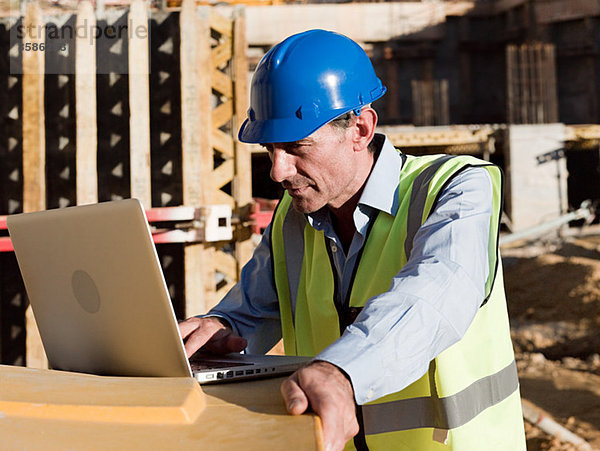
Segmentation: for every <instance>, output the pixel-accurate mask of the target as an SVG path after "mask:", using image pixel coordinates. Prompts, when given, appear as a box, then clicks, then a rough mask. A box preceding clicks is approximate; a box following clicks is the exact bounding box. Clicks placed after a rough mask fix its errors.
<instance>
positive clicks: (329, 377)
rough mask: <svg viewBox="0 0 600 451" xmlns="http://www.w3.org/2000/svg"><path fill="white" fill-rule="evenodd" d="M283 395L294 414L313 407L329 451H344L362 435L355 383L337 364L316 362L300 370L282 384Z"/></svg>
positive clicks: (289, 410) (289, 409)
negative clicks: (345, 447) (353, 387)
mask: <svg viewBox="0 0 600 451" xmlns="http://www.w3.org/2000/svg"><path fill="white" fill-rule="evenodd" d="M281 394H282V395H283V399H284V401H285V404H286V407H287V410H288V412H289V413H291V414H292V415H300V414H302V413H304V412H306V410H307V409H308V407H309V405H310V407H312V409H313V410H314V411H315V413H316V414H317V415H319V417H320V418H321V422H322V423H323V440H324V442H325V449H326V450H327V451H337V450H341V449H343V448H344V445H345V444H346V442H347V441H348V440H350V439H351V438H352V437H354V436H355V435H356V434H357V433H358V422H357V420H356V410H355V405H354V390H353V389H352V384H350V381H349V380H348V379H347V378H346V376H344V374H343V373H342V372H341V371H340V370H339V369H338V368H337V367H336V366H335V365H332V364H331V363H328V362H323V361H315V362H312V363H310V364H309V365H307V366H305V367H303V368H300V369H299V370H298V371H296V372H295V373H294V374H292V375H291V376H290V377H289V378H288V379H286V380H285V382H283V384H281Z"/></svg>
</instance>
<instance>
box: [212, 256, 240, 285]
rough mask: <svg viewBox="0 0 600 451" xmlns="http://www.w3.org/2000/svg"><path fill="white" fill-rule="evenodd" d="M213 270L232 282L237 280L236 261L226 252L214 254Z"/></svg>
mask: <svg viewBox="0 0 600 451" xmlns="http://www.w3.org/2000/svg"><path fill="white" fill-rule="evenodd" d="M214 261H215V268H217V270H218V271H220V272H222V273H223V274H225V275H226V276H227V277H229V278H231V279H232V280H237V261H236V259H235V257H233V256H232V255H230V254H227V253H226V252H215V255H214Z"/></svg>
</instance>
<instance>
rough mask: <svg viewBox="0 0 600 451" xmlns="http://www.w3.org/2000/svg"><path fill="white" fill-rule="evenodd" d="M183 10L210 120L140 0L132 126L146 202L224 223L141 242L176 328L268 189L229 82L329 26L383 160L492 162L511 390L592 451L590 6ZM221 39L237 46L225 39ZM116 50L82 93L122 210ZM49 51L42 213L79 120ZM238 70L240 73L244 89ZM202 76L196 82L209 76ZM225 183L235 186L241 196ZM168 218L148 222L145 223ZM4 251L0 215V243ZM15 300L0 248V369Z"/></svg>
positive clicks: (13, 18) (12, 74) (17, 11)
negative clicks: (228, 222)
mask: <svg viewBox="0 0 600 451" xmlns="http://www.w3.org/2000/svg"><path fill="white" fill-rule="evenodd" d="M28 3H29V2H21V1H13V0H0V84H1V85H2V86H3V87H4V88H3V89H0V130H1V132H0V134H1V136H2V139H0V216H2V215H8V214H13V213H19V212H21V211H24V210H27V208H26V207H25V204H26V199H25V197H27V196H26V195H25V194H24V191H25V190H24V183H23V178H24V177H25V174H24V173H23V171H24V165H26V163H25V162H24V158H25V157H24V155H25V153H26V148H27V145H24V138H25V137H24V133H23V127H24V123H29V122H30V121H31V118H27V117H24V109H23V105H24V104H25V103H26V102H27V101H28V100H26V97H27V95H28V92H27V90H26V88H25V87H24V84H23V75H22V73H23V70H22V69H23V51H22V50H19V49H16V48H15V47H14V44H15V42H14V38H11V36H13V37H14V32H15V27H16V26H18V24H19V22H18V21H19V20H22V19H21V18H22V17H23V16H24V15H25V13H26V8H27V4H28ZM81 3H82V2H80V1H76V0H45V1H40V2H38V4H39V5H40V10H41V20H42V22H43V23H45V24H46V25H48V24H52V25H53V26H54V27H55V29H57V30H66V29H67V28H69V27H73V26H74V24H75V20H76V15H77V14H78V11H79V8H80V7H81ZM130 3H131V2H129V1H124V0H104V1H98V0H97V1H96V2H92V8H91V9H90V13H91V14H93V15H94V17H96V18H97V20H98V26H100V27H108V26H111V25H115V24H117V25H119V24H126V23H127V20H128V13H129V10H130V9H129V7H130ZM186 3H187V5H188V6H189V4H190V3H193V4H194V5H195V6H199V7H204V8H207V9H206V10H203V11H209V13H207V14H208V16H210V18H209V19H207V21H208V22H206V23H207V24H209V25H207V26H208V34H207V35H206V36H207V38H206V39H207V41H210V44H209V45H208V46H207V49H208V50H209V51H210V52H211V55H212V59H211V58H210V57H209V58H208V60H210V61H211V63H210V64H212V66H211V67H210V70H209V71H207V72H210V73H211V75H210V77H209V78H210V80H207V83H212V84H209V85H208V89H209V93H208V96H207V97H206V98H207V99H208V100H207V104H210V110H208V111H204V110H203V111H202V114H200V115H196V116H194V115H195V114H197V111H196V110H194V109H193V108H192V109H190V107H189V104H188V103H187V102H186V100H189V99H188V97H187V96H186V92H189V90H187V88H186V87H187V86H188V85H187V84H186V83H187V82H186V81H185V77H186V76H189V75H190V72H189V71H188V69H186V67H190V66H186V64H189V61H188V62H186V61H185V57H184V54H183V53H182V48H184V46H186V45H188V44H189V43H190V42H192V41H193V39H191V38H190V36H192V35H190V34H189V30H188V29H186V28H185V27H186V26H187V25H184V24H183V23H182V22H181V16H182V15H181V14H180V11H181V8H182V2H181V1H175V0H156V1H151V2H144V3H143V4H144V7H145V8H146V9H147V14H148V26H149V39H148V43H147V48H148V56H149V63H148V64H149V71H148V72H149V73H148V75H147V82H148V90H149V94H147V95H146V97H147V98H148V99H149V100H150V101H149V104H148V107H147V108H148V110H147V111H145V112H144V111H142V113H143V114H142V116H143V115H144V114H146V115H147V118H148V127H149V129H148V152H149V156H150V166H149V169H148V170H149V174H150V175H149V180H148V190H149V191H148V196H149V200H148V201H147V204H148V208H152V209H161V208H167V209H168V208H173V209H175V208H177V207H179V206H187V207H194V209H196V210H194V211H196V212H197V211H199V210H198V209H200V207H206V206H207V205H210V204H217V203H218V204H221V203H230V204H231V206H232V208H233V211H234V217H235V218H234V219H235V221H237V222H236V223H235V225H234V239H233V240H232V241H231V242H219V243H214V244H206V243H200V244H198V243H194V242H191V241H190V242H187V241H185V240H182V241H177V239H173V240H172V241H168V240H165V241H163V242H162V243H161V244H157V249H158V252H159V256H160V260H161V264H162V266H163V271H164V273H165V277H166V279H167V284H168V287H169V291H170V293H171V297H172V300H173V303H174V306H175V310H176V313H177V315H178V316H179V317H184V316H186V315H188V314H190V313H193V314H195V313H201V311H196V310H194V309H205V308H208V307H210V305H211V304H212V303H214V302H216V301H217V300H218V298H219V296H221V295H222V293H223V292H224V291H226V290H227V289H228V288H229V287H230V286H231V285H232V284H233V283H235V280H236V277H237V275H238V274H239V267H240V266H241V264H242V263H243V261H244V259H247V257H248V252H247V250H244V249H245V248H248V246H251V243H252V240H251V239H248V238H250V233H251V232H252V231H254V232H260V227H261V226H264V224H265V223H266V221H268V217H269V215H270V211H271V210H272V208H273V206H274V199H277V198H278V197H279V196H280V194H281V189H280V187H279V186H277V185H276V184H274V183H272V182H270V181H269V177H268V172H269V160H268V157H267V155H265V154H264V153H263V152H262V151H261V149H260V148H254V147H251V146H250V147H238V146H239V143H234V140H233V136H234V133H235V129H236V124H237V123H239V120H240V117H242V116H243V114H244V112H245V105H246V104H247V98H246V96H247V91H246V90H245V89H244V84H246V85H247V82H248V80H249V77H250V75H251V73H252V71H253V69H254V68H255V66H256V64H258V61H259V60H260V58H261V57H262V56H263V55H264V53H265V52H266V51H267V50H268V49H269V48H270V47H271V46H272V45H273V44H275V43H276V42H278V41H280V40H281V39H283V38H284V37H286V36H287V35H289V34H291V33H294V32H299V31H302V30H306V29H308V28H326V29H332V30H334V31H339V32H341V33H343V34H346V35H348V36H350V37H351V38H353V39H355V40H356V41H357V42H360V43H361V45H363V47H364V48H365V50H366V51H367V52H368V54H369V55H370V57H371V59H372V61H373V64H374V66H375V69H376V72H377V73H378V75H379V76H380V78H381V79H382V80H383V82H384V84H385V85H386V86H387V88H388V93H387V94H386V95H385V96H384V97H383V98H382V99H381V100H380V101H378V102H377V104H376V105H375V107H376V109H377V111H378V113H379V115H380V124H381V127H380V130H381V131H383V132H385V133H387V134H388V136H390V138H391V139H392V141H393V142H394V144H395V145H396V146H397V147H399V148H401V149H402V150H403V151H405V152H407V153H413V154H425V153H443V152H445V153H455V154H459V153H468V154H472V155H476V156H479V157H481V158H484V159H488V160H490V161H492V162H494V163H497V164H498V165H500V166H501V167H502V168H503V170H504V173H505V176H506V185H505V188H506V192H505V208H504V215H503V223H502V234H503V236H508V235H511V234H514V233H523V238H521V239H519V240H516V241H513V242H512V243H510V244H506V245H503V246H502V249H501V251H502V255H503V262H504V266H505V283H506V290H507V298H508V303H509V314H510V316H511V328H512V335H513V341H514V345H515V350H516V354H517V361H518V367H519V374H520V380H521V387H522V388H521V391H522V396H523V398H524V399H526V400H528V401H531V402H532V403H533V404H534V405H535V406H537V407H538V408H540V409H541V410H543V411H545V412H546V413H547V414H548V415H550V416H551V417H553V418H554V419H555V420H556V421H557V422H558V423H559V424H561V425H563V426H565V427H566V428H567V429H569V430H570V431H572V432H574V433H576V434H577V435H578V436H580V437H582V438H584V439H585V440H587V442H588V443H589V444H590V445H591V446H592V448H593V449H600V354H599V349H600V340H599V338H598V337H600V288H599V287H600V225H598V222H599V220H598V217H597V216H598V214H599V213H600V211H599V210H598V203H599V202H600V147H599V142H600V0H570V1H567V0H482V1H420V2H419V1H411V2H363V3H360V2H304V1H299V2H289V1H279V0H269V1H259V0H255V1H249V2H243V1H239V0H233V1H229V2H222V1H219V2H217V1H214V2H213V1H198V2H193V1H192V2H186ZM208 16H207V17H208ZM240 18H242V19H241V20H240ZM236 21H237V22H236ZM236 24H237V25H236ZM240 26H241V27H242V28H240ZM236 27H237V28H236ZM240 29H243V44H240V42H241V41H240V38H235V39H234V36H235V30H238V31H239V30H240ZM11 33H13V34H11ZM47 39H48V37H47ZM67 41H68V40H67ZM57 42H58V41H55V42H54V44H56V45H57ZM65 42H66V41H65ZM69 42H70V41H69ZM109 44H110V45H109ZM129 45H132V44H131V42H128V41H127V39H126V38H124V37H123V38H121V39H120V40H118V42H117V41H110V42H107V41H105V42H102V41H101V40H99V41H98V47H97V61H96V62H97V70H98V75H97V76H96V77H95V81H96V85H95V86H96V88H95V92H93V93H89V94H90V95H89V97H93V98H94V99H97V105H96V107H95V108H94V111H95V113H96V114H95V116H94V119H93V121H94V124H95V128H94V130H95V131H94V135H95V136H96V137H97V149H98V157H97V164H98V167H97V177H98V182H97V184H96V185H97V199H98V200H99V201H105V200H111V199H119V198H124V197H129V196H130V195H132V193H133V192H134V188H135V187H133V185H132V179H133V173H134V172H135V171H136V164H135V161H136V160H132V159H131V149H132V145H133V144H135V143H134V141H135V140H136V138H137V137H138V136H139V135H138V132H137V131H134V130H133V129H132V128H131V127H132V125H131V123H130V121H129V116H133V117H138V114H139V112H138V111H137V110H136V109H135V107H134V106H133V102H132V100H131V99H132V97H131V91H132V89H135V87H132V83H131V80H130V77H129V73H128V64H130V63H128V61H130V60H128V56H129V55H128V47H129ZM235 45H238V47H237V48H234V47H235ZM240 45H241V47H242V48H243V52H242V51H241V50H240ZM15 49H16V50H15ZM242 53H243V55H242ZM236 55H238V58H237V59H236ZM63 56H64V58H62V59H60V60H57V61H54V60H52V59H51V58H50V57H48V55H46V60H45V62H44V61H43V62H42V63H41V66H42V67H43V68H44V69H43V70H45V72H44V74H45V75H43V89H42V93H41V100H42V101H43V102H42V105H43V107H42V111H41V112H39V113H40V114H41V116H40V117H41V118H42V121H41V124H42V125H40V127H41V128H42V129H43V131H44V134H43V135H42V138H40V140H41V141H40V143H41V144H42V150H41V152H42V154H43V155H44V158H45V167H44V169H43V171H42V172H43V178H44V182H45V185H46V186H45V189H44V192H43V197H44V199H43V202H44V205H45V208H58V207H66V206H70V205H76V204H77V203H79V202H80V199H79V198H78V196H79V194H78V188H77V180H76V179H77V169H76V167H77V162H78V161H79V160H80V159H81V157H80V156H79V155H78V151H77V149H78V145H77V133H76V131H77V124H78V123H80V122H79V121H81V120H82V119H81V117H80V113H79V114H78V113H77V111H76V110H77V108H76V104H77V102H78V101H79V100H80V97H82V96H81V92H85V91H80V88H78V87H77V86H76V74H77V70H79V69H77V66H76V61H75V53H74V52H67V53H65V54H64V55H63ZM109 61H110V63H109ZM115 61H116V62H115ZM192 63H193V64H195V63H194V62H192ZM236 65H237V66H236ZM240 65H241V66H240ZM234 66H236V67H238V69H234ZM239 67H244V68H245V70H244V71H243V72H244V77H242V76H240V75H239V74H240V73H241V72H240V70H239ZM201 75H202V77H203V81H202V82H203V83H204V78H206V77H208V76H207V75H205V74H201ZM86 97H87V96H86ZM38 100H39V99H38ZM198 117H203V118H207V117H210V119H207V120H206V121H202V120H198ZM190 122H191V123H192V124H191V125H189V124H190ZM194 122H195V123H196V124H194ZM204 122H207V123H208V122H210V123H211V125H210V127H209V126H208V125H206V124H205V123H204ZM187 127H192V128H187ZM194 127H195V128H194ZM205 128H208V131H206V129H205ZM189 130H195V131H196V132H197V133H198V134H202V136H203V137H204V136H205V135H207V136H209V137H208V138H206V139H207V141H202V140H201V142H203V143H206V142H208V143H209V144H208V146H209V147H210V149H209V153H208V154H207V153H206V152H205V153H203V154H201V155H203V157H202V158H204V159H205V160H206V159H207V158H208V160H210V162H211V164H210V171H211V176H210V179H211V180H212V182H211V183H213V185H211V186H210V187H208V186H202V187H201V188H202V189H203V190H206V191H207V192H210V193H211V194H210V196H208V197H205V198H204V200H202V201H200V200H194V201H189V200H188V199H190V197H188V196H190V193H189V192H188V190H189V188H186V186H185V183H184V181H183V180H184V178H185V177H186V175H185V174H187V173H188V171H189V170H190V169H192V166H191V164H189V163H188V162H187V160H185V157H184V156H183V155H182V152H181V150H182V148H183V149H188V148H189V147H188V146H189V145H190V143H189V142H187V141H186V136H189ZM202 139H204V138H202ZM79 144H81V143H79ZM192 144H193V143H192ZM193 145H194V146H196V145H197V144H193ZM207 155H208V157H207ZM244 155H245V157H244ZM243 158H246V160H243ZM244 173H246V175H247V176H248V180H246V181H243V183H241V184H240V177H242V176H243V174H244ZM242 178H243V177H242ZM244 184H245V185H244ZM240 186H244V187H245V188H240ZM150 187H151V188H150ZM192 194H193V193H192ZM251 198H254V199H255V204H254V207H252V208H253V210H251V209H250V207H251V206H250V199H251ZM195 199H200V197H196V198H195ZM586 200H589V201H590V202H591V203H590V205H591V206H590V207H589V208H587V209H586V211H589V212H590V214H588V215H587V216H586V219H579V220H576V221H570V223H568V224H566V225H564V224H563V225H562V226H555V227H550V228H549V229H546V231H545V232H537V233H536V232H535V231H534V232H533V233H528V231H530V230H531V228H533V227H538V226H540V225H543V224H548V223H549V222H551V221H554V220H556V219H557V218H561V217H564V215H565V214H566V213H567V212H569V211H573V210H576V209H578V208H579V207H580V206H581V205H582V203H583V202H584V201H586ZM172 211H174V210H172ZM179 211H181V210H179ZM594 212H595V214H596V217H594ZM154 213H155V216H156V217H158V218H159V219H160V216H159V215H158V213H159V212H158V211H155V212H154ZM194 214H195V213H192V216H191V217H186V218H187V219H186V221H188V222H189V221H190V219H194ZM149 217H150V216H149ZM169 224H170V223H168V222H164V221H163V222H160V221H159V222H157V227H159V228H164V227H166V228H169V227H171V226H170V225H169ZM180 231H181V230H180ZM169 236H176V234H173V235H169ZM177 236H180V235H177ZM6 238H7V232H6V230H5V227H4V228H3V227H2V220H1V217H0V240H2V239H6ZM1 244H2V242H0V247H1ZM244 246H245V248H244ZM192 254H194V255H196V257H197V258H196V257H194V255H192ZM207 256H208V257H207ZM199 261H202V262H204V268H206V266H207V265H209V264H210V265H211V266H210V271H209V272H207V273H206V274H208V276H207V277H208V278H209V279H210V282H209V283H206V280H205V281H204V282H203V283H197V284H196V285H200V286H194V283H193V279H192V275H193V274H194V265H195V264H197V263H198V262H199ZM204 270H205V269H203V271H204ZM193 290H197V291H196V292H201V293H202V296H200V297H201V298H203V299H205V300H206V302H205V303H204V304H201V306H200V307H198V305H197V306H191V305H190V304H189V302H188V301H187V299H188V298H190V297H191V296H190V293H194V292H195V291H193ZM199 305H200V304H199ZM27 306H28V302H27V298H26V294H25V290H24V288H23V284H22V281H21V279H20V275H19V272H18V268H17V265H16V261H15V258H14V254H13V253H12V252H10V251H9V250H7V251H5V252H0V363H3V364H10V365H26V364H30V360H31V361H33V358H32V357H28V344H27V340H28V333H29V336H31V335H32V333H33V332H32V328H31V325H30V324H29V323H28V322H27V321H28V320H27V319H26V318H27V314H26V311H27ZM526 431H527V437H528V449H530V450H571V449H577V447H576V445H574V444H569V443H567V442H564V441H562V440H561V437H556V436H552V435H549V434H547V433H545V432H543V431H541V430H540V429H539V428H538V427H536V426H534V425H532V424H530V423H529V422H526ZM562 438H564V437H562Z"/></svg>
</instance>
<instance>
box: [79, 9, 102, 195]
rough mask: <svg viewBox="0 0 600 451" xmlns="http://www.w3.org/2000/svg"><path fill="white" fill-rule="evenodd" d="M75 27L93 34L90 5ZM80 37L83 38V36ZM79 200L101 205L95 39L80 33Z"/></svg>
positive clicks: (81, 13)
mask: <svg viewBox="0 0 600 451" xmlns="http://www.w3.org/2000/svg"><path fill="white" fill-rule="evenodd" d="M76 27H77V29H78V30H80V29H86V30H94V29H95V27H96V16H95V15H94V7H93V5H92V2H91V1H84V2H81V3H80V4H79V8H78V11H77V21H76ZM80 35H81V36H80ZM75 114H76V124H77V126H76V146H77V147H76V159H75V160H76V162H75V164H76V171H75V172H76V174H77V180H76V197H77V204H78V205H81V204H91V203H95V202H98V168H97V154H98V142H97V139H98V138H97V127H96V39H95V38H94V35H93V34H91V35H88V33H85V34H84V33H80V34H78V35H77V37H76V38H75Z"/></svg>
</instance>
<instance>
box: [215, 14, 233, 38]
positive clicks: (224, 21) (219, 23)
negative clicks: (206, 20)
mask: <svg viewBox="0 0 600 451" xmlns="http://www.w3.org/2000/svg"><path fill="white" fill-rule="evenodd" d="M210 26H211V28H212V29H213V30H215V31H218V32H219V33H220V34H222V35H223V36H226V37H228V38H231V35H232V33H233V26H232V23H231V20H229V19H228V18H227V17H224V16H223V15H221V14H219V13H218V12H217V11H216V10H215V9H214V8H211V10H210Z"/></svg>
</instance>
